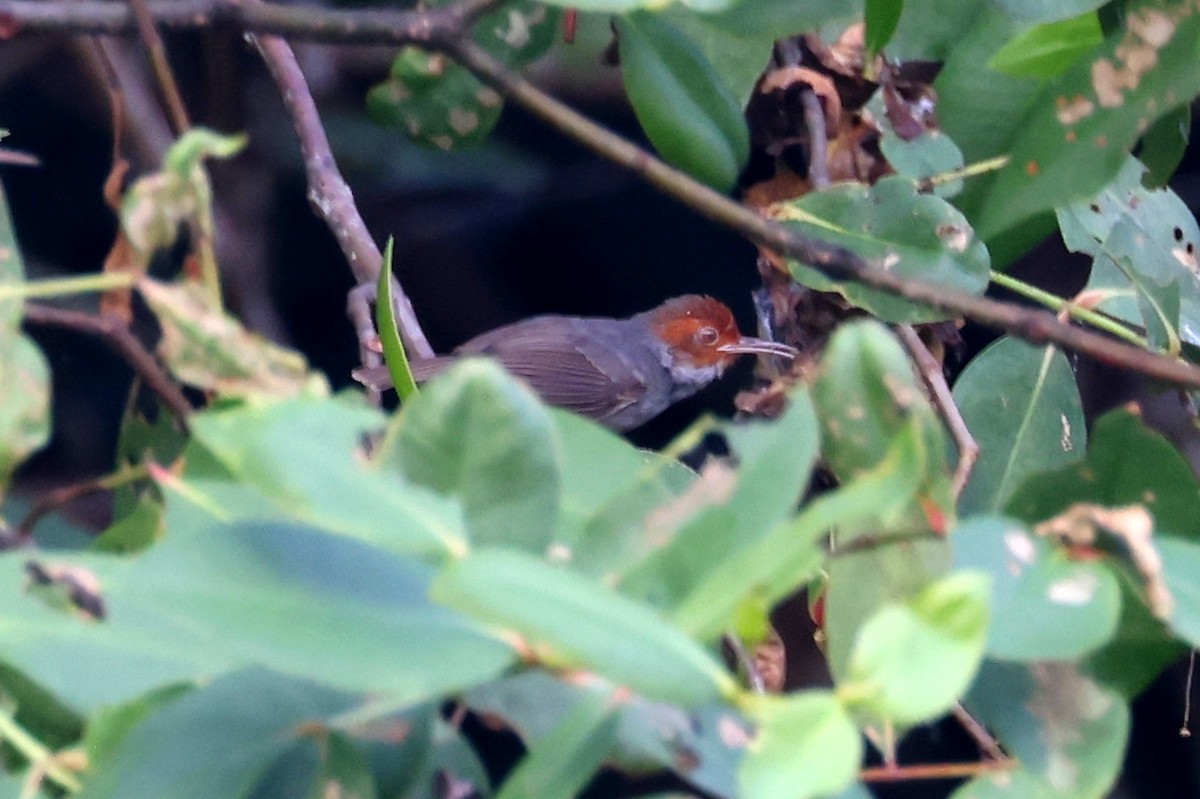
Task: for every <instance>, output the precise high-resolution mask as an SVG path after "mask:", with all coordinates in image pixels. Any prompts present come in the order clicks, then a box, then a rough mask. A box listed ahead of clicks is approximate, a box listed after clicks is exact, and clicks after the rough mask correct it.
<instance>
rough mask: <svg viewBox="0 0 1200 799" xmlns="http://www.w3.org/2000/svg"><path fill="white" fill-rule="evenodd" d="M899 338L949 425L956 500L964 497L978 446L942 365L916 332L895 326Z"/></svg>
mask: <svg viewBox="0 0 1200 799" xmlns="http://www.w3.org/2000/svg"><path fill="white" fill-rule="evenodd" d="M896 334H897V335H898V336H899V337H900V341H901V342H902V343H903V344H904V348H905V349H907V350H908V355H909V357H910V358H912V359H913V363H915V364H916V365H917V371H918V372H919V373H920V374H921V380H922V381H923V382H924V383H925V388H927V389H928V390H929V397H930V399H931V400H932V401H933V405H934V407H935V408H937V410H938V413H939V414H941V416H942V419H943V420H944V421H945V422H946V427H947V429H949V431H950V437H951V438H953V439H954V446H955V447H957V448H958V465H957V466H956V467H954V496H955V497H957V496H958V495H960V494H961V493H962V490H963V488H964V487H965V486H966V484H967V480H969V479H970V478H971V470H972V469H974V468H975V462H976V461H978V460H979V443H978V442H976V441H975V437H974V436H972V435H971V431H970V430H969V429H968V428H967V423H966V421H965V420H964V419H963V418H962V413H960V412H959V410H958V405H957V403H955V402H954V396H953V395H952V394H951V393H950V385H949V384H948V383H947V382H946V375H945V373H944V372H943V371H942V365H941V364H940V363H938V360H937V358H934V357H933V353H932V352H930V351H929V348H928V347H926V346H925V342H924V341H921V337H920V335H918V334H917V331H916V330H914V329H913V326H912V325H896Z"/></svg>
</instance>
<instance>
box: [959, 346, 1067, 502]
mask: <svg viewBox="0 0 1200 799" xmlns="http://www.w3.org/2000/svg"><path fill="white" fill-rule="evenodd" d="M954 402H955V404H956V405H957V406H958V409H959V412H960V413H961V414H962V418H963V421H964V422H965V423H966V425H967V428H968V429H969V430H970V431H971V434H972V435H973V436H974V437H975V441H976V442H977V443H978V444H979V460H978V461H977V462H976V464H975V468H974V470H973V471H972V473H971V479H970V482H968V483H967V486H966V489H965V490H964V491H963V493H962V496H961V497H960V498H959V512H961V513H964V514H965V513H985V512H986V513H992V512H996V511H998V510H1000V509H1001V508H1003V507H1004V506H1005V504H1006V503H1007V502H1008V499H1009V498H1010V497H1011V496H1012V494H1013V492H1014V491H1016V490H1017V488H1019V487H1020V485H1021V484H1022V483H1023V482H1025V480H1026V479H1028V478H1029V477H1030V476H1031V475H1035V474H1038V473H1040V472H1045V471H1049V470H1051V469H1055V468H1059V467H1062V466H1064V465H1066V464H1068V463H1073V462H1074V461H1077V460H1080V459H1081V458H1083V456H1084V446H1085V444H1086V440H1087V430H1086V426H1085V423H1084V418H1083V402H1082V400H1081V399H1080V397H1079V389H1078V388H1077V387H1076V385H1075V374H1074V372H1073V371H1072V370H1071V365H1070V363H1068V362H1067V359H1066V356H1064V355H1063V354H1062V353H1061V352H1059V351H1058V350H1057V349H1056V348H1054V347H1040V348H1039V347H1033V346H1030V345H1028V344H1026V343H1025V342H1023V341H1019V340H1017V339H1014V338H1009V337H1003V338H1000V339H998V340H997V341H995V342H993V343H992V344H990V345H989V346H988V347H987V348H986V349H984V350H983V352H981V353H979V355H977V356H976V357H975V358H973V359H972V360H971V362H970V363H969V364H967V368H966V369H964V370H963V372H962V374H960V375H959V377H958V380H957V382H956V383H955V385H954Z"/></svg>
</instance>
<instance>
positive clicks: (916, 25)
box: [887, 0, 991, 62]
mask: <svg viewBox="0 0 1200 799" xmlns="http://www.w3.org/2000/svg"><path fill="white" fill-rule="evenodd" d="M990 7H991V2H990V0H904V13H903V14H901V15H900V22H899V24H898V25H897V26H896V31H895V33H893V34H892V38H891V40H890V41H889V43H888V47H887V56H888V58H890V59H892V60H893V61H896V62H904V61H914V60H925V61H943V60H945V58H946V54H947V53H948V52H949V50H950V48H951V47H952V46H953V45H955V44H957V43H958V42H959V40H960V39H961V38H962V35H963V31H965V30H967V29H968V28H970V27H971V25H972V24H973V23H974V22H975V21H976V20H977V19H978V18H979V17H980V15H981V14H982V13H984V12H986V11H987V10H988V9H989V8H990Z"/></svg>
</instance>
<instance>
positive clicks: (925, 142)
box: [879, 117, 963, 197]
mask: <svg viewBox="0 0 1200 799" xmlns="http://www.w3.org/2000/svg"><path fill="white" fill-rule="evenodd" d="M880 120H881V121H880V123H879V124H880V127H881V128H882V129H883V130H882V135H881V136H880V139H879V148H880V150H881V151H882V152H883V157H884V158H886V159H887V162H888V163H889V164H891V165H892V168H893V169H895V170H896V173H897V174H899V175H903V176H904V177H906V178H912V179H913V180H915V181H918V182H919V181H922V180H925V179H927V178H931V177H935V176H937V175H941V174H942V173H945V172H953V171H954V170H956V169H961V168H962V166H963V156H962V151H961V150H959V149H958V145H957V144H955V143H954V142H953V141H951V140H950V137H949V136H947V135H946V134H944V133H942V132H941V131H940V130H929V129H927V130H925V131H923V132H922V133H921V135H920V136H918V137H917V138H915V139H902V138H901V137H899V136H897V135H896V133H895V131H894V130H893V129H892V126H891V124H890V123H888V122H887V121H886V120H887V117H880ZM960 191H962V180H952V181H950V182H948V183H938V184H937V185H935V186H934V187H933V193H934V194H935V195H936V196H938V197H953V196H954V195H955V194H958V193H959V192H960Z"/></svg>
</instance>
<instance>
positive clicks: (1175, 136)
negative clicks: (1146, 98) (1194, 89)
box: [1137, 104, 1192, 189]
mask: <svg viewBox="0 0 1200 799" xmlns="http://www.w3.org/2000/svg"><path fill="white" fill-rule="evenodd" d="M1191 135H1192V106H1191V104H1185V105H1181V106H1179V107H1178V108H1176V109H1175V110H1174V111H1171V112H1170V113H1167V114H1164V115H1163V116H1161V117H1159V119H1158V121H1157V122H1155V123H1154V124H1153V125H1151V126H1150V129H1149V130H1147V131H1146V132H1145V133H1143V134H1142V141H1141V143H1140V144H1139V145H1138V151H1137V156H1138V158H1139V159H1140V160H1141V162H1142V163H1143V164H1145V166H1146V175H1145V177H1143V178H1142V185H1144V186H1145V187H1146V188H1148V189H1161V188H1163V187H1165V186H1166V185H1167V181H1169V180H1170V179H1171V176H1172V175H1174V174H1175V170H1176V169H1178V168H1179V164H1180V162H1182V161H1183V154H1184V152H1186V151H1187V146H1188V142H1189V141H1190V140H1191Z"/></svg>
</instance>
